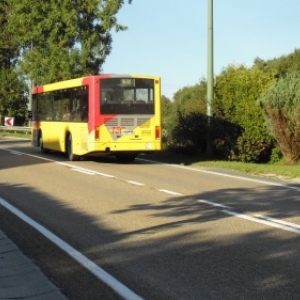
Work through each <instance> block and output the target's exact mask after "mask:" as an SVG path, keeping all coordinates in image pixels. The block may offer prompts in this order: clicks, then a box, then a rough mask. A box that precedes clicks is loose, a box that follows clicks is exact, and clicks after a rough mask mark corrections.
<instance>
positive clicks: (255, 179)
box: [138, 158, 300, 191]
mask: <svg viewBox="0 0 300 300" xmlns="http://www.w3.org/2000/svg"><path fill="white" fill-rule="evenodd" d="M138 160H142V161H146V162H151V163H155V164H161V165H165V166H168V167H173V168H179V169H185V170H189V171H194V172H199V173H206V174H211V175H218V176H223V177H228V178H234V179H239V180H245V181H251V182H256V183H260V184H267V185H272V186H279V187H283V188H286V189H289V190H295V191H300V188H299V187H297V186H292V185H287V184H288V183H287V184H284V183H279V182H272V181H269V180H264V179H258V178H249V177H244V176H239V175H230V174H226V173H220V172H216V171H209V170H203V169H200V168H192V167H187V166H181V165H174V164H166V163H160V162H157V161H152V160H148V159H140V158H139V159H138ZM245 176H247V174H245Z"/></svg>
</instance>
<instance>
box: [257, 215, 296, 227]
mask: <svg viewBox="0 0 300 300" xmlns="http://www.w3.org/2000/svg"><path fill="white" fill-rule="evenodd" d="M254 216H255V217H257V218H259V219H265V220H267V221H271V222H275V223H278V224H282V225H285V226H289V227H293V228H299V229H300V225H298V224H295V223H292V222H287V221H283V220H280V219H275V218H271V217H267V216H263V215H254Z"/></svg>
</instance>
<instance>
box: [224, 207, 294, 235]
mask: <svg viewBox="0 0 300 300" xmlns="http://www.w3.org/2000/svg"><path fill="white" fill-rule="evenodd" d="M222 212H224V213H225V214H227V215H230V216H234V217H238V218H241V219H245V220H248V221H252V222H256V223H261V224H264V225H268V226H271V227H275V228H278V229H281V230H285V231H290V232H293V233H296V234H300V230H299V229H296V228H293V227H289V226H285V225H282V224H278V223H276V222H274V221H272V222H271V221H268V220H263V219H259V218H255V217H252V216H248V215H244V214H240V213H237V212H234V211H230V210H222Z"/></svg>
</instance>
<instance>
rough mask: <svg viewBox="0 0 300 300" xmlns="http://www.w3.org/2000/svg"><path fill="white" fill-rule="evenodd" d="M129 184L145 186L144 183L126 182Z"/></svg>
mask: <svg viewBox="0 0 300 300" xmlns="http://www.w3.org/2000/svg"><path fill="white" fill-rule="evenodd" d="M126 182H127V183H129V184H133V185H138V186H144V185H145V184H144V183H141V182H137V181H133V180H126Z"/></svg>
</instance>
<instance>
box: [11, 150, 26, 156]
mask: <svg viewBox="0 0 300 300" xmlns="http://www.w3.org/2000/svg"><path fill="white" fill-rule="evenodd" d="M10 153H11V154H15V155H23V153H22V152H19V151H15V150H11V151H10Z"/></svg>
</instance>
